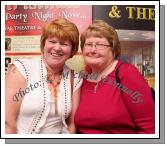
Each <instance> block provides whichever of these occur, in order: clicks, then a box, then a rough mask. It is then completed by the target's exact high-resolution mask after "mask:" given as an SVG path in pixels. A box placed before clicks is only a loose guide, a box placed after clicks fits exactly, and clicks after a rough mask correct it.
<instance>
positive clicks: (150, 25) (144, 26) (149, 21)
mask: <svg viewBox="0 0 167 146" xmlns="http://www.w3.org/2000/svg"><path fill="white" fill-rule="evenodd" d="M95 19H101V20H104V21H106V22H107V23H109V24H110V25H112V26H113V27H114V28H115V29H128V30H150V31H154V30H155V5H110V6H109V5H107V6H105V5H97V6H93V20H95Z"/></svg>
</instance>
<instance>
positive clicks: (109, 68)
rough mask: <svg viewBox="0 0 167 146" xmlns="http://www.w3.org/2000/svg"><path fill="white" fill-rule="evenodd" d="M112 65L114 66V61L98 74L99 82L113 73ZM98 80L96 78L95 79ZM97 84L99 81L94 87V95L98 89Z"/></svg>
mask: <svg viewBox="0 0 167 146" xmlns="http://www.w3.org/2000/svg"><path fill="white" fill-rule="evenodd" d="M114 64H115V60H114V61H113V62H112V63H111V64H110V65H109V66H107V67H106V68H105V69H104V70H103V71H102V73H100V74H99V77H100V80H102V79H104V78H106V77H107V74H108V73H109V72H111V71H113V67H114ZM97 78H98V77H97ZM99 82H100V81H97V82H96V84H95V86H94V93H96V92H97V89H98V86H99Z"/></svg>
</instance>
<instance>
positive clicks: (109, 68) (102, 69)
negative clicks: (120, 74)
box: [92, 60, 117, 80]
mask: <svg viewBox="0 0 167 146" xmlns="http://www.w3.org/2000/svg"><path fill="white" fill-rule="evenodd" d="M116 62H117V61H115V60H113V61H112V62H111V63H109V64H107V65H106V66H104V67H99V68H98V67H97V68H95V67H92V73H93V74H98V77H97V80H99V79H101V78H102V77H103V76H106V75H107V74H108V73H110V72H111V71H112V70H113V69H114V67H115V64H116Z"/></svg>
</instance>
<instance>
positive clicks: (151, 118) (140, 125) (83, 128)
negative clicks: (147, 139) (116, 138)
mask: <svg viewBox="0 0 167 146" xmlns="http://www.w3.org/2000/svg"><path fill="white" fill-rule="evenodd" d="M120 63H121V61H119V62H118V63H117V65H116V67H115V68H117V67H118V65H119V64H120ZM119 77H120V82H121V84H122V88H121V86H116V81H115V80H116V78H115V70H114V71H112V72H111V73H110V74H109V75H108V76H107V77H106V78H105V79H103V80H101V81H99V82H98V86H96V83H94V82H90V81H88V80H86V79H85V80H84V81H83V85H82V88H81V97H80V105H79V107H78V109H77V111H76V115H75V124H76V127H77V129H78V133H83V134H98V133H99V134H136V133H139V134H147V133H148V134H153V133H155V106H154V101H153V99H152V94H151V91H150V88H149V86H148V84H147V82H146V81H145V79H144V78H143V76H142V75H141V74H140V73H139V71H138V70H137V69H136V68H135V67H134V66H133V65H131V64H123V65H122V66H121V67H120V70H119ZM95 86H96V87H97V88H96V89H97V90H96V93H94V89H95ZM120 88H121V89H122V90H123V94H122V93H121V91H120Z"/></svg>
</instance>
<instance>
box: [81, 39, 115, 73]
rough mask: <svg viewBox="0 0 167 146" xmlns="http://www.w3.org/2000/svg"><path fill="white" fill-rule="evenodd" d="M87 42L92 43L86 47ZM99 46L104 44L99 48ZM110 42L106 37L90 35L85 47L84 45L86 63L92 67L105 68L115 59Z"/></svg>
mask: <svg viewBox="0 0 167 146" xmlns="http://www.w3.org/2000/svg"><path fill="white" fill-rule="evenodd" d="M86 44H92V46H91V47H88V48H87V47H86ZM98 45H99V46H103V47H100V48H98ZM109 45H110V44H109V42H108V40H107V39H106V38H104V37H93V36H92V37H89V38H86V39H85V47H83V56H84V60H85V63H86V64H87V65H88V66H90V67H91V68H99V70H100V69H103V68H105V67H106V66H108V65H109V64H111V62H112V61H113V60H114V55H113V53H112V50H111V46H109Z"/></svg>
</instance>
